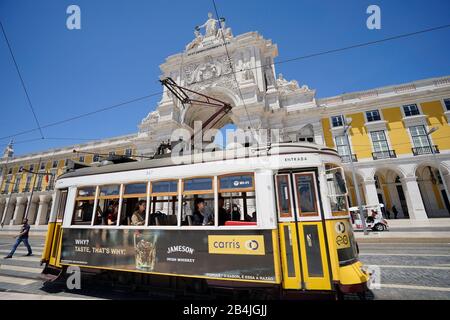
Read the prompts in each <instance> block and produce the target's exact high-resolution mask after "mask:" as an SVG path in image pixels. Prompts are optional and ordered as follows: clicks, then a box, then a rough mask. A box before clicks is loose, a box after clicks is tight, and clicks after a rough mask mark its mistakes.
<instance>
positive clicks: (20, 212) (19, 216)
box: [9, 197, 27, 225]
mask: <svg viewBox="0 0 450 320" xmlns="http://www.w3.org/2000/svg"><path fill="white" fill-rule="evenodd" d="M26 202H27V197H17V198H16V208H15V210H14V215H13V218H12V219H11V221H10V222H9V224H10V225H17V224H22V220H23V216H24V214H25V208H26Z"/></svg>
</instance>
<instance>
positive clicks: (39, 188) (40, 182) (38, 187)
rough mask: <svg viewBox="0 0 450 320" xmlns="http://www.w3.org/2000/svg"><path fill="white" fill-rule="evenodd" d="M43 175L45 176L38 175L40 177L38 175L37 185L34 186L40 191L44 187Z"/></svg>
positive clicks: (35, 189)
mask: <svg viewBox="0 0 450 320" xmlns="http://www.w3.org/2000/svg"><path fill="white" fill-rule="evenodd" d="M43 177H44V176H43V175H42V174H39V175H38V177H37V179H38V181H37V185H36V186H35V187H34V191H39V190H41V189H42V179H43Z"/></svg>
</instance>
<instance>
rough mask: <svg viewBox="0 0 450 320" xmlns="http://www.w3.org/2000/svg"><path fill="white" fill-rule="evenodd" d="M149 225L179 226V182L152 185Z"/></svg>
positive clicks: (168, 181) (154, 183)
mask: <svg viewBox="0 0 450 320" xmlns="http://www.w3.org/2000/svg"><path fill="white" fill-rule="evenodd" d="M150 190H151V191H150V216H149V219H148V225H157V226H159V225H162V226H164V225H169V226H176V225H178V218H177V217H178V180H167V181H154V182H151V183H150Z"/></svg>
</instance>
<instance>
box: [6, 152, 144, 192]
mask: <svg viewBox="0 0 450 320" xmlns="http://www.w3.org/2000/svg"><path fill="white" fill-rule="evenodd" d="M110 151H112V152H114V153H115V154H116V155H125V152H126V149H124V148H118V149H114V150H110ZM132 154H133V155H134V154H135V150H134V149H132ZM93 158H94V155H91V154H87V155H85V156H84V163H86V164H90V163H92V162H93ZM66 159H71V160H74V161H79V156H75V157H73V156H72V154H68V157H67V158H65V159H55V160H56V161H57V167H55V168H54V167H53V161H55V160H53V159H50V160H45V161H42V163H41V165H42V164H44V169H43V170H41V166H39V164H38V163H37V162H34V161H36V160H34V161H33V162H32V163H14V164H11V165H8V166H6V168H5V169H4V170H6V172H5V173H4V178H3V181H2V184H1V186H0V190H1V191H2V193H3V194H8V193H22V192H31V188H32V186H33V184H34V185H35V187H36V191H45V190H46V189H47V187H48V185H49V183H50V180H51V178H50V176H49V177H48V182H47V179H46V178H45V176H43V177H42V184H41V186H40V187H39V186H38V181H39V180H37V179H38V176H37V175H32V177H31V181H30V183H29V187H28V190H26V184H27V176H28V175H29V173H27V172H25V171H23V173H19V168H20V167H21V166H23V169H26V170H30V166H31V165H33V171H34V172H38V171H40V172H43V171H45V172H46V173H56V177H57V176H59V175H61V174H62V173H63V172H64V170H65V164H66ZM10 168H11V169H12V172H11V174H8V172H9V169H10ZM8 176H9V177H10V178H11V180H10V183H9V187H8V190H5V188H6V180H7V177H8ZM19 177H20V179H21V180H20V184H19V187H18V189H17V192H14V187H15V185H16V180H17V179H18V178H19ZM35 180H36V182H35Z"/></svg>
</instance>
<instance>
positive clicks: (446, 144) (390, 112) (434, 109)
mask: <svg viewBox="0 0 450 320" xmlns="http://www.w3.org/2000/svg"><path fill="white" fill-rule="evenodd" d="M417 105H420V108H421V110H422V114H423V115H424V116H426V124H427V125H428V129H430V128H431V127H436V128H437V129H438V130H437V131H436V132H434V133H433V134H432V142H433V144H434V145H437V146H438V148H439V150H448V149H450V126H449V124H448V122H447V117H446V115H445V114H444V109H443V107H442V103H441V101H439V100H437V101H429V102H421V103H419V102H418V103H417ZM373 109H377V108H373ZM378 110H379V111H380V114H381V115H382V119H383V120H384V121H386V130H385V134H386V138H387V140H388V141H389V142H390V148H391V149H392V150H394V151H395V153H396V155H397V156H400V155H405V154H408V155H412V148H413V147H414V146H413V145H412V141H411V138H410V134H409V130H408V128H407V127H406V126H405V123H404V117H403V113H402V105H398V106H392V107H391V106H389V107H384V108H378ZM364 112H365V111H364ZM364 112H359V113H350V114H348V113H347V114H346V113H343V115H344V116H345V117H347V118H351V119H352V123H351V129H350V130H349V132H350V141H351V149H352V153H353V154H356V156H357V158H358V159H366V158H372V142H371V137H370V134H369V130H368V129H367V128H366V126H365V122H366V120H365V116H364ZM322 129H323V132H324V141H325V144H326V145H327V146H328V147H331V148H335V147H336V145H335V142H334V141H333V136H332V133H331V126H330V118H328V117H327V118H323V119H322Z"/></svg>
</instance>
